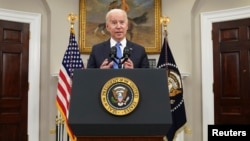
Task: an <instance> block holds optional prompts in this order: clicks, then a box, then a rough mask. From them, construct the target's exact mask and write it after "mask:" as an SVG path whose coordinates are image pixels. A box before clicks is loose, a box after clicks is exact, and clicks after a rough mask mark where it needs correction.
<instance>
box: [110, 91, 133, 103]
mask: <svg viewBox="0 0 250 141" xmlns="http://www.w3.org/2000/svg"><path fill="white" fill-rule="evenodd" d="M127 92H128V89H127V88H125V87H122V86H118V87H115V88H114V89H113V90H112V94H113V100H112V101H113V103H117V105H118V106H123V105H126V104H127V101H128V100H129V99H130V98H129V96H128V94H127Z"/></svg>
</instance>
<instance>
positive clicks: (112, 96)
mask: <svg viewBox="0 0 250 141" xmlns="http://www.w3.org/2000/svg"><path fill="white" fill-rule="evenodd" d="M139 98H140V95H139V90H138V88H137V86H136V85H135V83H134V82H133V81H131V80H130V79H128V78H125V77H115V78H112V79H110V80H109V81H107V82H106V83H105V84H104V86H103V88H102V91H101V102H102V105H103V107H104V108H105V109H106V110H107V111H108V112H109V113H111V114H113V115H117V116H124V115H127V114H129V113H131V112H133V111H134V110H135V108H136V107H137V105H138V103H139Z"/></svg>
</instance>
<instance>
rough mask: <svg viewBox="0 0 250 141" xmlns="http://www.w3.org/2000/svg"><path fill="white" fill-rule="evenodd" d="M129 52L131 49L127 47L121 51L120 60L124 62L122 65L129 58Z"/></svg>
mask: <svg viewBox="0 0 250 141" xmlns="http://www.w3.org/2000/svg"><path fill="white" fill-rule="evenodd" d="M130 50H131V48H129V47H125V48H124V49H123V56H122V58H124V60H123V61H122V64H123V63H124V62H125V61H127V60H128V58H129V57H130Z"/></svg>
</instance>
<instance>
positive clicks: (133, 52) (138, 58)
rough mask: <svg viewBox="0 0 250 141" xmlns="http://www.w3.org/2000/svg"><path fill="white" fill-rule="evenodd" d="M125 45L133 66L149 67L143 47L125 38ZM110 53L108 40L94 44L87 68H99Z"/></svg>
mask: <svg viewBox="0 0 250 141" xmlns="http://www.w3.org/2000/svg"><path fill="white" fill-rule="evenodd" d="M127 47H129V48H130V57H129V58H130V59H131V60H132V61H133V63H134V68H149V62H148V57H147V54H146V52H145V48H144V47H142V46H140V45H138V44H136V43H133V42H131V41H128V40H127ZM109 54H110V40H107V41H104V42H102V43H99V44H96V45H94V46H93V47H92V51H91V53H90V56H89V59H88V63H87V68H100V66H101V64H102V62H103V61H104V59H106V58H108V59H109V60H110V61H111V58H110V56H109Z"/></svg>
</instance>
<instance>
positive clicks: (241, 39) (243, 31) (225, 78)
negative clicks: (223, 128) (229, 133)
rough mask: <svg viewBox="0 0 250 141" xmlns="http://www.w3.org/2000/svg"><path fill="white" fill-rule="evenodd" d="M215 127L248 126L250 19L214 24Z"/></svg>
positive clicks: (249, 112)
mask: <svg viewBox="0 0 250 141" xmlns="http://www.w3.org/2000/svg"><path fill="white" fill-rule="evenodd" d="M213 59H214V60H213V63H214V86H213V88H214V108H215V109H214V112H215V113H214V115H215V117H214V121H215V124H250V108H249V102H250V19H241V20H235V21H226V22H219V23H213Z"/></svg>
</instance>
